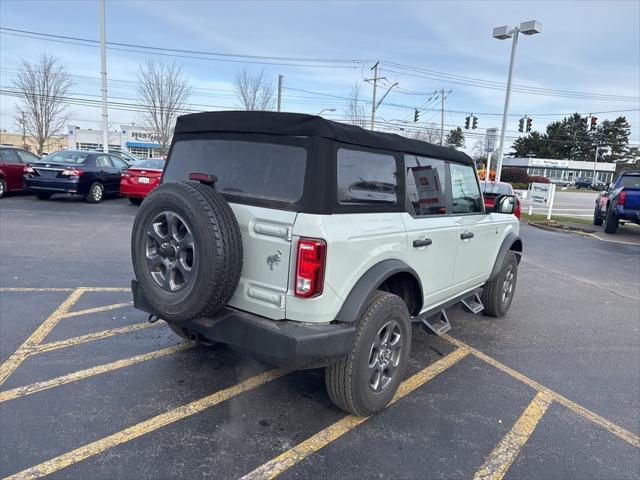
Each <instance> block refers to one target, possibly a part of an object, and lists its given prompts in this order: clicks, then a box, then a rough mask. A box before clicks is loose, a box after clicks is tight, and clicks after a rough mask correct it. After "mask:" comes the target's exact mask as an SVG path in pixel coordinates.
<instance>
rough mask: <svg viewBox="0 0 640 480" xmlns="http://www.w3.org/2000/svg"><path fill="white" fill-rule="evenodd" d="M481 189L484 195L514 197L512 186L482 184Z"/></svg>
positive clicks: (492, 183)
mask: <svg viewBox="0 0 640 480" xmlns="http://www.w3.org/2000/svg"><path fill="white" fill-rule="evenodd" d="M480 189H481V190H482V191H483V192H484V193H493V194H495V195H513V192H512V190H511V185H509V184H506V183H495V182H480Z"/></svg>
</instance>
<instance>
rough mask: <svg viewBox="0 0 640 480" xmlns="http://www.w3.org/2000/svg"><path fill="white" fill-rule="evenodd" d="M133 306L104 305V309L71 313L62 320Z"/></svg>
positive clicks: (97, 308)
mask: <svg viewBox="0 0 640 480" xmlns="http://www.w3.org/2000/svg"><path fill="white" fill-rule="evenodd" d="M130 305H133V302H124V303H113V304H111V305H104V306H102V307H95V308H87V309H86V310H78V311H75V312H69V313H65V314H64V315H62V318H69V317H79V316H82V315H89V314H90V313H99V312H107V311H109V310H115V309H116V308H123V307H128V306H130Z"/></svg>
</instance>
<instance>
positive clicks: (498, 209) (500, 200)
mask: <svg viewBox="0 0 640 480" xmlns="http://www.w3.org/2000/svg"><path fill="white" fill-rule="evenodd" d="M493 211H494V212H495V213H505V214H507V215H511V214H513V213H515V211H516V197H514V196H513V195H500V196H498V197H497V198H496V200H495V202H494V203H493Z"/></svg>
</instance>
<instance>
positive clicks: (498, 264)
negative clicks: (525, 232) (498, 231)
mask: <svg viewBox="0 0 640 480" xmlns="http://www.w3.org/2000/svg"><path fill="white" fill-rule="evenodd" d="M510 251H513V253H515V254H516V255H518V261H520V256H521V255H522V240H521V239H520V237H519V236H518V235H516V234H515V233H513V232H509V233H508V234H507V236H506V237H504V240H503V241H502V245H500V250H498V256H497V257H496V261H495V263H494V264H493V270H491V275H489V278H488V279H487V282H489V281H491V280H493V279H494V278H496V277H497V276H498V273H499V272H500V269H501V268H502V263H503V262H504V259H505V257H506V256H507V253H509V252H510Z"/></svg>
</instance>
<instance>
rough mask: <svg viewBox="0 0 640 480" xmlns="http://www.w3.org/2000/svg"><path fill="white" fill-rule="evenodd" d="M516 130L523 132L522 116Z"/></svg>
mask: <svg viewBox="0 0 640 480" xmlns="http://www.w3.org/2000/svg"><path fill="white" fill-rule="evenodd" d="M518 131H519V132H524V117H522V118H521V119H520V122H519V123H518Z"/></svg>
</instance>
